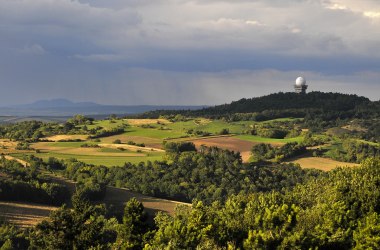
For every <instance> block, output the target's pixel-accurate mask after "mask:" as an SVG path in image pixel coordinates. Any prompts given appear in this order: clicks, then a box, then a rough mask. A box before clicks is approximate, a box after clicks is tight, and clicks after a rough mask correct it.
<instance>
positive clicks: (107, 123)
mask: <svg viewBox="0 0 380 250" xmlns="http://www.w3.org/2000/svg"><path fill="white" fill-rule="evenodd" d="M123 124H128V122H127V121H125V120H99V121H94V122H93V124H92V125H86V126H87V128H88V129H92V128H95V127H97V126H99V127H102V128H104V129H107V130H108V129H112V128H116V127H118V126H121V125H123Z"/></svg>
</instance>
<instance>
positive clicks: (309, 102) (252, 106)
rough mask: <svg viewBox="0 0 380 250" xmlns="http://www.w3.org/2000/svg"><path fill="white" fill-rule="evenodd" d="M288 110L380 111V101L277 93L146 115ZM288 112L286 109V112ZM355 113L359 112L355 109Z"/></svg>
mask: <svg viewBox="0 0 380 250" xmlns="http://www.w3.org/2000/svg"><path fill="white" fill-rule="evenodd" d="M274 110H276V111H277V112H278V111H288V112H289V113H293V115H296V116H299V117H303V116H305V115H306V113H308V112H310V111H327V112H330V111H339V112H348V111H356V113H357V112H358V111H364V110H365V111H366V112H370V113H373V112H375V111H379V110H380V102H379V101H377V102H372V101H370V100H369V99H368V98H366V97H362V96H357V95H348V94H341V93H324V92H310V93H307V94H305V95H300V94H296V93H292V92H288V93H283V92H279V93H275V94H270V95H266V96H262V97H255V98H249V99H246V98H243V99H240V100H238V101H234V102H232V103H230V104H223V105H218V106H214V107H209V108H204V109H200V110H192V111H191V110H187V111H186V110H182V111H178V110H177V111H174V110H158V111H153V112H147V113H145V114H144V115H145V116H154V115H156V116H157V115H167V114H183V115H186V116H206V117H216V116H227V115H231V114H237V113H261V112H264V111H267V112H268V111H274ZM282 113H284V112H282ZM354 113H355V112H354Z"/></svg>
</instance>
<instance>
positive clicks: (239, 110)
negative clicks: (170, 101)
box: [139, 92, 380, 142]
mask: <svg viewBox="0 0 380 250" xmlns="http://www.w3.org/2000/svg"><path fill="white" fill-rule="evenodd" d="M176 114H177V115H178V114H181V115H184V116H188V117H189V116H190V117H199V116H202V117H207V118H212V119H225V120H228V121H242V120H244V121H247V120H251V121H266V120H272V119H276V118H285V117H296V118H304V121H303V126H304V127H306V128H309V129H310V130H311V131H316V132H320V131H323V130H325V129H327V128H332V127H341V126H343V125H346V124H347V123H350V122H353V123H355V124H356V125H358V127H359V129H352V130H348V132H349V134H350V135H351V136H355V137H357V138H361V139H365V140H370V141H376V142H379V141H380V119H379V118H380V117H379V116H380V101H376V102H371V101H370V100H369V99H367V98H365V97H359V96H357V95H346V94H339V93H322V92H311V93H308V94H306V95H298V94H295V93H276V94H271V95H268V96H263V97H257V98H252V99H241V100H239V101H236V102H232V103H231V104H225V105H220V106H215V107H210V108H204V109H202V110H195V111H165V110H162V111H153V112H148V113H145V114H143V115H140V116H139V117H151V118H154V117H158V116H160V115H161V116H168V117H173V116H174V115H176ZM360 127H363V128H366V129H365V131H363V130H361V129H360Z"/></svg>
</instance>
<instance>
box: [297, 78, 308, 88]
mask: <svg viewBox="0 0 380 250" xmlns="http://www.w3.org/2000/svg"><path fill="white" fill-rule="evenodd" d="M296 85H297V86H304V85H306V80H305V78H303V77H301V76H300V77H298V78H297V79H296Z"/></svg>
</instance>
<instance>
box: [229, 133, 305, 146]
mask: <svg viewBox="0 0 380 250" xmlns="http://www.w3.org/2000/svg"><path fill="white" fill-rule="evenodd" d="M236 137H237V138H239V139H242V140H246V141H251V142H262V143H279V144H285V143H288V142H302V140H303V136H298V137H293V138H285V139H273V138H265V137H260V136H255V135H238V136H236Z"/></svg>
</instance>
